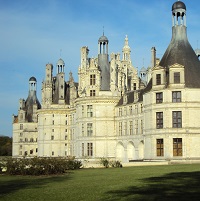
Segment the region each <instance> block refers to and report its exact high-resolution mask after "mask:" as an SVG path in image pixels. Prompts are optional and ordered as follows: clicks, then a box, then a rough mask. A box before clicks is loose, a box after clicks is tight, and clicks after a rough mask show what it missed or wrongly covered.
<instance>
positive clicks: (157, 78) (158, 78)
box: [156, 74, 161, 85]
mask: <svg viewBox="0 0 200 201" xmlns="http://www.w3.org/2000/svg"><path fill="white" fill-rule="evenodd" d="M160 84H161V74H156V85H160Z"/></svg>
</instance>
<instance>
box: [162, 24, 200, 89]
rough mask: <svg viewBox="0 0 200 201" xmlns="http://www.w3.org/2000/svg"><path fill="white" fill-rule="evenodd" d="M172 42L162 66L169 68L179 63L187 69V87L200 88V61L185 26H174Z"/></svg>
mask: <svg viewBox="0 0 200 201" xmlns="http://www.w3.org/2000/svg"><path fill="white" fill-rule="evenodd" d="M172 31H173V34H172V39H171V42H170V44H169V46H168V48H167V50H166V52H165V54H164V56H163V58H162V59H161V61H160V64H159V65H160V66H162V67H165V68H168V67H169V66H171V65H173V64H175V63H178V64H181V65H183V66H184V68H185V87H188V88H200V79H199V78H200V61H199V59H198V57H197V55H196V53H195V51H194V50H193V48H192V47H191V45H190V43H189V41H188V39H187V34H186V27H185V26H174V27H173V28H172Z"/></svg>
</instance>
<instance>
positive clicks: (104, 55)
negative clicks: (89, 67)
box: [98, 33, 110, 91]
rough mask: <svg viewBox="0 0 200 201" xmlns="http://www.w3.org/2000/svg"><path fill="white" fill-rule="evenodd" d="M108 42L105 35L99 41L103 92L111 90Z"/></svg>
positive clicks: (99, 62)
mask: <svg viewBox="0 0 200 201" xmlns="http://www.w3.org/2000/svg"><path fill="white" fill-rule="evenodd" d="M108 42H109V41H108V38H107V37H106V36H104V33H103V36H101V37H100V38H99V40H98V46H99V47H98V48H99V52H98V65H99V68H100V71H101V82H100V85H101V87H100V90H101V91H109V90H110V65H109V58H108Z"/></svg>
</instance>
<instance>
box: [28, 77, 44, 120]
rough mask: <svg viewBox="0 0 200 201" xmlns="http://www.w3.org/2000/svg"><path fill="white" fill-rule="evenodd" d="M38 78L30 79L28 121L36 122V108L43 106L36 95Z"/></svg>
mask: <svg viewBox="0 0 200 201" xmlns="http://www.w3.org/2000/svg"><path fill="white" fill-rule="evenodd" d="M36 89H37V80H36V78H35V77H31V78H30V79H29V95H28V98H27V99H26V102H25V108H24V110H25V112H26V117H25V119H26V121H27V122H36V121H37V118H36V110H37V109H40V108H41V105H40V102H39V101H38V99H37V95H36Z"/></svg>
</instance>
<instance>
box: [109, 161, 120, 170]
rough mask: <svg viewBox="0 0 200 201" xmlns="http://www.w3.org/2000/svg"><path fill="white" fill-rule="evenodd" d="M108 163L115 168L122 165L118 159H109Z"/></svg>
mask: <svg viewBox="0 0 200 201" xmlns="http://www.w3.org/2000/svg"><path fill="white" fill-rule="evenodd" d="M110 165H111V167H115V168H122V167H123V166H122V164H121V162H120V161H110Z"/></svg>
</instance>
